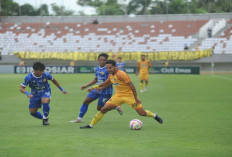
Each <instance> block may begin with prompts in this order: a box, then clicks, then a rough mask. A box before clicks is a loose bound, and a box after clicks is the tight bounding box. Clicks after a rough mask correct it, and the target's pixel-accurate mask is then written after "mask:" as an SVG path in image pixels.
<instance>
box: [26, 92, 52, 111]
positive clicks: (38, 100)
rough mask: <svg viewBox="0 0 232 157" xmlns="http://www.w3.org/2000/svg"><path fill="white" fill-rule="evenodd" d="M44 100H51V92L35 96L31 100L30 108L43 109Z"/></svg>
mask: <svg viewBox="0 0 232 157" xmlns="http://www.w3.org/2000/svg"><path fill="white" fill-rule="evenodd" d="M42 98H49V99H51V92H50V91H46V92H44V93H43V94H40V95H33V97H32V98H30V104H29V108H41V104H42Z"/></svg>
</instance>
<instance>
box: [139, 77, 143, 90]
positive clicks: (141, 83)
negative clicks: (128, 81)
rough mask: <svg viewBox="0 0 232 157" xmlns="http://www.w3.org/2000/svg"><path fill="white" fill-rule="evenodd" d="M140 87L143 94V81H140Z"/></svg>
mask: <svg viewBox="0 0 232 157" xmlns="http://www.w3.org/2000/svg"><path fill="white" fill-rule="evenodd" d="M139 87H140V92H141V93H142V92H143V80H142V79H140V85H139Z"/></svg>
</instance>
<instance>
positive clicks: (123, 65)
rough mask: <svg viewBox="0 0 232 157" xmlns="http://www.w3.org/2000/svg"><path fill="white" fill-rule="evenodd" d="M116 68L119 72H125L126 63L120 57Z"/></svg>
mask: <svg viewBox="0 0 232 157" xmlns="http://www.w3.org/2000/svg"><path fill="white" fill-rule="evenodd" d="M116 67H117V68H118V70H122V71H125V62H122V57H118V61H117V62H116Z"/></svg>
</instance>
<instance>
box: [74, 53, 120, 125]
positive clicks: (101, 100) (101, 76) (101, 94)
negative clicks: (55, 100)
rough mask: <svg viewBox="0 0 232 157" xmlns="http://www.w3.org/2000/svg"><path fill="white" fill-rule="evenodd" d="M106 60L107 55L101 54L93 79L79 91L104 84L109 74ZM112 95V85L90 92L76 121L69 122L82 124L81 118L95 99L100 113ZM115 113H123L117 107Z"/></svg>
mask: <svg viewBox="0 0 232 157" xmlns="http://www.w3.org/2000/svg"><path fill="white" fill-rule="evenodd" d="M107 59H108V55H107V54H106V53H101V54H100V55H99V56H98V63H99V66H98V67H97V68H96V70H95V77H94V79H93V80H92V81H91V82H89V83H88V84H87V85H85V86H82V87H81V90H83V89H85V88H87V87H89V86H91V85H93V84H95V83H97V85H99V84H101V83H102V82H104V81H105V80H106V79H107V78H108V76H109V73H108V71H107V69H106V67H105V65H106V61H107ZM112 93H113V87H112V85H109V86H108V87H106V88H105V89H103V90H101V91H98V90H92V91H91V92H90V93H89V94H88V95H87V97H86V98H85V100H84V102H83V104H82V106H81V108H80V112H79V116H78V118H77V119H76V120H73V121H70V122H71V123H81V122H83V117H84V115H85V113H86V112H87V110H88V106H89V104H90V103H91V102H93V101H95V100H96V99H98V104H97V110H98V111H100V110H101V108H102V107H103V106H104V105H105V103H106V102H107V101H108V100H109V99H110V98H111V96H112ZM116 109H117V111H118V112H119V114H121V115H122V114H123V111H122V109H121V107H117V108H116Z"/></svg>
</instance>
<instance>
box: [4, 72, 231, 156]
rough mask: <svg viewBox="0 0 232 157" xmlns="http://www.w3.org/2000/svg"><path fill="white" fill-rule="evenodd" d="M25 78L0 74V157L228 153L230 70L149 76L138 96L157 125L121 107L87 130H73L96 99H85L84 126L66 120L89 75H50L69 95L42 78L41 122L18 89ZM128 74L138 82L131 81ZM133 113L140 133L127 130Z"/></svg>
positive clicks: (74, 111) (91, 110) (82, 95)
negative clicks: (45, 97)
mask: <svg viewBox="0 0 232 157" xmlns="http://www.w3.org/2000/svg"><path fill="white" fill-rule="evenodd" d="M25 76H26V75H20V74H18V75H13V74H12V75H11V74H1V75H0V86H1V92H0V117H1V118H0V157H11V156H12V157H31V156H33V157H41V156H50V157H64V156H66V157H72V156H79V157H114V156H117V157H125V156H127V157H132V156H133V157H135V156H137V157H139V156H146V157H154V156H156V157H182V156H186V157H201V156H204V157H231V156H232V149H231V148H232V134H231V133H232V95H231V94H232V92H231V91H232V75H220V76H219V75H213V76H211V75H150V82H149V86H148V91H147V92H145V93H138V95H139V98H140V99H141V100H142V104H143V106H144V108H145V109H148V110H150V111H152V112H157V113H158V114H159V115H160V116H161V117H162V118H163V120H164V124H162V125H160V124H159V123H157V122H156V121H155V120H153V119H151V118H147V117H140V116H139V115H137V113H136V112H135V111H134V110H133V109H132V108H130V107H129V106H128V105H122V107H123V109H124V115H122V116H120V115H119V114H118V113H117V111H115V110H114V111H110V112H108V113H107V114H106V115H105V116H104V117H103V119H102V120H101V121H100V122H99V123H98V124H97V125H96V126H95V127H94V128H93V129H89V130H82V129H79V127H80V126H81V125H86V124H89V122H90V121H91V120H92V117H93V116H94V115H95V114H96V113H97V110H96V103H97V102H93V103H92V104H90V106H89V110H88V112H87V114H86V115H85V117H84V123H82V124H73V123H70V122H69V121H70V120H74V119H75V118H77V116H78V113H79V109H80V107H81V105H82V102H83V100H84V98H85V97H86V95H87V92H86V90H85V91H81V90H80V87H81V86H82V85H84V84H86V83H88V82H89V81H90V80H92V79H93V77H94V74H73V75H72V74H70V75H65V74H59V75H58V74H57V75H53V76H54V78H56V79H57V80H58V81H59V83H60V84H61V85H62V87H63V88H64V89H66V90H67V91H68V92H69V95H68V96H66V95H63V94H62V93H61V92H60V91H59V89H58V88H56V87H55V86H54V85H53V84H52V82H50V84H51V88H52V100H51V103H50V107H51V112H50V116H49V117H50V122H51V125H50V126H47V127H44V126H42V122H41V121H40V120H37V119H35V118H33V117H32V116H30V115H29V111H28V103H29V100H28V98H27V97H26V95H24V94H22V93H20V92H19V86H20V84H21V82H22V81H23V79H24V77H25ZM130 77H131V79H132V80H133V82H134V84H135V86H136V87H139V80H138V79H139V78H138V77H136V76H135V75H130ZM27 90H28V91H30V90H29V87H27ZM137 91H139V90H138V88H137ZM40 111H41V110H40ZM135 118H136V119H140V120H141V121H142V122H143V128H142V130H139V131H135V130H130V128H129V122H130V120H132V119H135Z"/></svg>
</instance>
